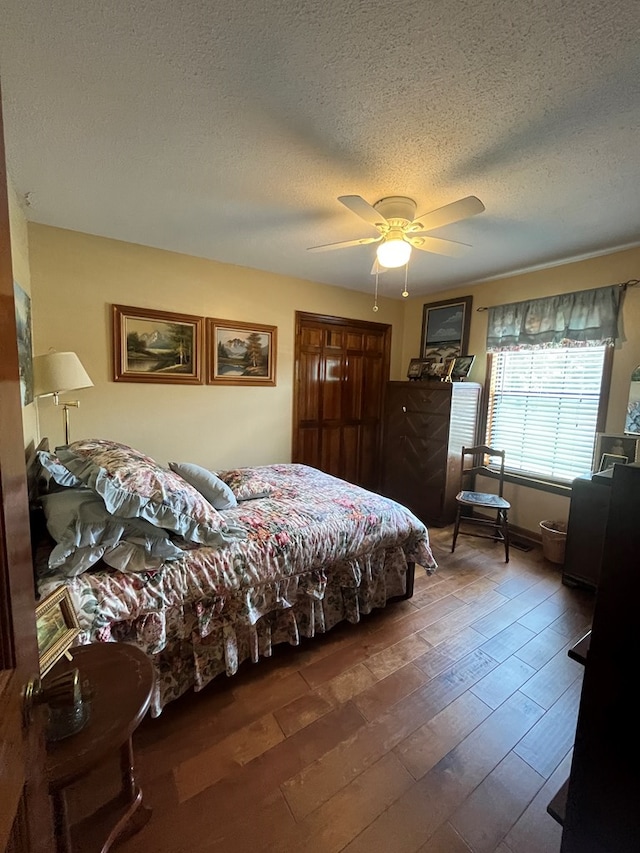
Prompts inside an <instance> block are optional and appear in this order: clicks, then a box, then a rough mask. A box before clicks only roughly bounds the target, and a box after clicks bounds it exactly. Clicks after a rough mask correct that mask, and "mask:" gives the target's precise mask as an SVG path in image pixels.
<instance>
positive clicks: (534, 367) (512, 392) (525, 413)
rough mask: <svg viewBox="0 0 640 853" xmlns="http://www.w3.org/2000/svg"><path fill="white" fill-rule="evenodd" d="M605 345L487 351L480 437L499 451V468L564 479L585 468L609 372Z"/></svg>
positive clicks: (588, 467) (588, 464)
mask: <svg viewBox="0 0 640 853" xmlns="http://www.w3.org/2000/svg"><path fill="white" fill-rule="evenodd" d="M610 349H612V348H611V347H606V346H593V347H571V348H550V349H531V350H518V351H509V350H503V351H501V352H495V353H492V354H491V356H490V358H489V363H488V367H489V370H490V385H489V401H488V412H487V438H486V441H487V444H489V445H490V446H492V447H499V448H501V449H504V450H505V453H506V458H505V463H506V464H505V467H506V469H508V470H509V471H512V472H517V473H519V474H523V475H528V476H531V477H537V478H542V479H546V480H554V481H560V482H570V481H571V480H573V479H574V478H575V477H578V476H580V475H581V474H585V473H587V472H589V471H591V460H592V456H593V447H594V441H595V434H596V431H601V430H602V429H603V427H604V424H603V423H602V422H601V420H600V418H601V417H603V412H604V405H601V402H602V403H606V397H607V392H608V383H609V379H610V372H611V358H607V357H606V350H610Z"/></svg>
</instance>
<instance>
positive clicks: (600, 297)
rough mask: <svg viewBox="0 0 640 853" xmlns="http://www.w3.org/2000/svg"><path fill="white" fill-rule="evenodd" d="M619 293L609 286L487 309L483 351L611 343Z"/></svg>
mask: <svg viewBox="0 0 640 853" xmlns="http://www.w3.org/2000/svg"><path fill="white" fill-rule="evenodd" d="M620 293H621V288H620V287H619V286H618V285H617V284H613V285H610V286H609V287H597V288H594V289H593V290H580V291H577V292H575V293H562V294H560V295H558V296H545V297H542V298H541V299H530V300H527V301H525V302H512V303H510V304H509V305H496V306H495V307H493V308H489V325H488V329H487V352H495V351H498V350H504V349H533V348H538V347H560V346H562V347H569V346H598V345H600V344H612V343H613V342H614V341H615V339H616V337H617V335H618V308H619V306H620Z"/></svg>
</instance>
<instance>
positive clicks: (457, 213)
mask: <svg viewBox="0 0 640 853" xmlns="http://www.w3.org/2000/svg"><path fill="white" fill-rule="evenodd" d="M338 201H339V202H341V203H342V204H344V206H345V207H348V208H349V210H351V211H352V212H353V213H355V214H356V215H357V216H360V217H361V218H362V219H364V220H365V222H368V223H369V224H370V225H373V227H374V228H377V229H378V232H379V233H378V236H377V237H362V238H361V239H359V240H345V241H344V242H341V243H327V244H326V245H324V246H312V247H311V248H310V249H309V250H308V251H310V252H326V251H330V250H333V249H346V248H347V247H348V246H366V245H367V244H368V243H379V244H380V245H379V246H378V248H377V250H376V260H375V261H374V264H373V268H372V270H371V272H372V273H376V272H382V271H383V270H384V269H388V268H393V267H401V266H404V264H406V263H407V261H408V260H409V257H410V255H411V249H412V248H414V249H422V251H424V252H434V253H435V254H437V255H449V256H451V257H458V256H460V255H462V254H463V253H464V252H465V251H466V250H467V249H469V248H471V247H470V246H469V245H468V244H466V243H456V242H455V241H453V240H444V239H443V238H442V237H431V236H429V234H428V232H429V231H432V230H433V229H434V228H441V227H442V226H443V225H450V224H451V223H452V222H459V221H460V220H461V219H468V218H469V217H470V216H475V215H476V214H477V213H482V211H483V210H484V204H483V203H482V202H481V201H480V199H479V198H476V197H475V196H473V195H469V196H467V197H466V198H460V199H458V201H453V202H451V204H445V205H444V207H439V208H438V209H437V210H432V211H431V212H430V213H425V214H423V215H422V216H416V215H415V213H416V203H415V201H414V200H413V199H412V198H406V197H405V196H399V195H394V196H388V197H387V198H382V199H380V201H377V202H376V203H375V204H369V202H368V201H365V199H363V198H362V196H359V195H341V196H339V197H338Z"/></svg>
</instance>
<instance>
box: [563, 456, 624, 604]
mask: <svg viewBox="0 0 640 853" xmlns="http://www.w3.org/2000/svg"><path fill="white" fill-rule="evenodd" d="M612 471H613V469H612ZM610 496H611V477H610V476H608V477H607V476H602V475H601V474H595V475H591V474H587V475H585V476H584V477H578V478H577V479H575V480H574V481H573V483H572V486H571V506H570V508H569V521H568V524H567V539H566V543H565V553H564V566H563V569H562V581H563V583H565V584H567V585H569V586H576V585H579V586H585V587H589V588H590V589H595V588H596V587H597V586H598V578H599V577H600V566H601V563H602V554H603V548H604V537H605V529H606V525H607V515H608V512H609V498H610Z"/></svg>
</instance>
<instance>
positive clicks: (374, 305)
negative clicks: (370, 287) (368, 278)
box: [373, 269, 378, 311]
mask: <svg viewBox="0 0 640 853" xmlns="http://www.w3.org/2000/svg"><path fill="white" fill-rule="evenodd" d="M373 310H374V311H377V310H378V270H377V269H376V290H375V295H374V297H373Z"/></svg>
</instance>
